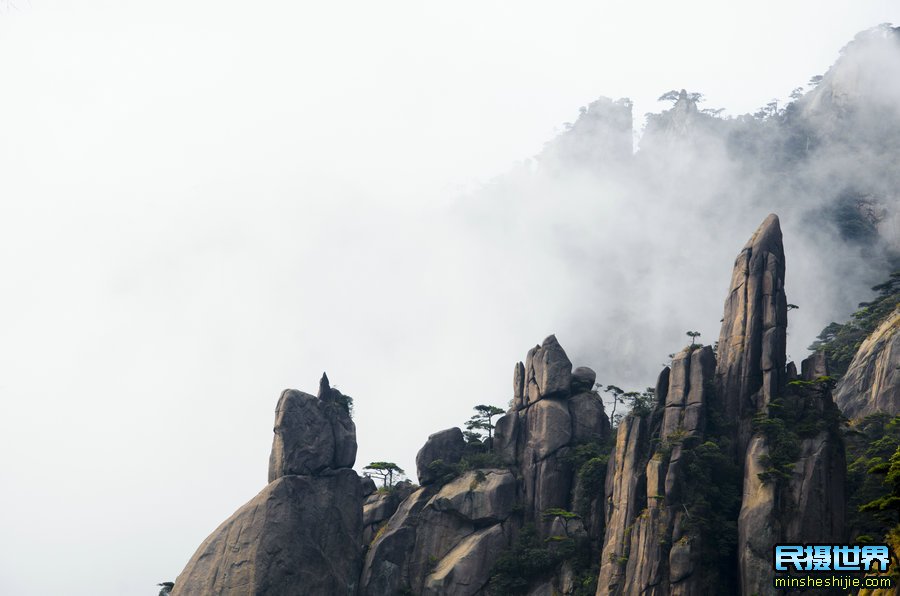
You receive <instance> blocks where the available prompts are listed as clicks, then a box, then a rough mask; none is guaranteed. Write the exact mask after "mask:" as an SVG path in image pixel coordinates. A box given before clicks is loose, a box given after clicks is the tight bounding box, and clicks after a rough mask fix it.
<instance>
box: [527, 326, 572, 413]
mask: <svg viewBox="0 0 900 596" xmlns="http://www.w3.org/2000/svg"><path fill="white" fill-rule="evenodd" d="M571 386H572V362H571V361H570V360H569V357H568V356H566V351H565V350H563V349H562V346H561V345H559V342H558V341H557V340H556V336H555V335H551V336H549V337H547V338H546V339H545V340H544V341H543V342H542V343H541V345H539V346H535V347H533V348H532V349H531V350H529V351H528V356H527V358H526V359H525V401H526V405H527V404H531V403H534V402H536V401H537V400H539V399H543V398H545V397H567V396H568V395H569V394H570V392H571Z"/></svg>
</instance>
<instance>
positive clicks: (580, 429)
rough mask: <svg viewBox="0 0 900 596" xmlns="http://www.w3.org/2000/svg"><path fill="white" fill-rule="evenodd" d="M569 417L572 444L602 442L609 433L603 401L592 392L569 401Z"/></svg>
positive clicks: (580, 394) (581, 394)
mask: <svg viewBox="0 0 900 596" xmlns="http://www.w3.org/2000/svg"><path fill="white" fill-rule="evenodd" d="M569 416H570V417H571V419H572V438H571V441H572V442H573V443H579V442H582V441H602V440H603V439H605V438H606V435H607V433H608V432H609V417H608V416H607V415H606V412H605V411H604V410H603V400H602V399H600V396H599V395H597V394H596V393H594V392H593V391H590V392H587V393H579V394H578V395H575V396H573V397H571V398H570V399H569Z"/></svg>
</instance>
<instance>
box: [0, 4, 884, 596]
mask: <svg viewBox="0 0 900 596" xmlns="http://www.w3.org/2000/svg"><path fill="white" fill-rule="evenodd" d="M16 4H17V5H16V6H9V5H6V6H4V7H3V9H2V11H0V48H2V49H3V52H2V56H3V58H2V59H0V73H2V79H3V80H4V81H6V83H7V85H6V91H5V92H4V94H3V95H2V96H0V164H2V168H3V175H2V176H0V246H2V251H0V255H2V256H0V259H2V270H3V272H4V274H3V276H2V277H0V296H2V302H0V304H2V306H3V308H2V311H0V312H2V315H0V396H2V404H3V414H2V416H0V420H2V422H0V454H2V455H0V461H2V469H3V484H4V491H3V496H2V497H0V503H2V504H3V507H2V510H3V513H2V517H0V523H2V527H3V528H4V537H5V538H6V539H5V540H4V544H3V546H2V551H0V552H2V556H0V582H2V585H3V586H4V587H3V588H0V591H3V592H4V593H9V594H49V593H62V592H65V593H69V594H141V593H146V594H151V593H155V592H153V590H154V586H155V584H156V583H157V582H160V581H165V580H174V578H175V577H176V575H177V574H178V573H179V572H180V570H181V569H182V567H183V565H184V564H185V563H186V562H187V560H188V558H189V557H190V555H191V553H192V552H193V551H194V549H195V548H196V547H197V545H199V544H200V542H201V541H202V540H203V539H204V538H205V537H206V536H207V535H208V534H209V533H210V532H211V531H212V530H213V529H214V528H215V526H216V525H217V524H218V523H219V522H221V521H222V520H223V519H225V518H226V517H227V516H228V515H230V514H231V513H232V512H233V511H234V510H235V509H237V508H238V507H239V506H240V505H241V504H243V503H244V502H246V501H247V500H248V499H249V498H251V497H252V496H253V495H255V494H256V493H257V492H258V490H259V489H260V488H262V486H263V485H264V484H265V481H266V464H267V458H268V452H269V447H270V445H271V428H272V421H273V416H274V408H275V402H276V400H277V398H278V395H279V393H280V392H281V390H282V389H284V388H286V387H293V388H297V389H300V390H304V391H307V392H313V393H314V392H315V389H316V387H317V384H318V380H319V377H320V375H321V374H322V372H323V371H327V373H328V376H329V378H330V379H331V381H332V384H333V385H334V386H336V387H338V388H340V390H341V391H343V392H344V393H347V394H349V395H351V396H352V397H353V398H354V399H355V422H356V425H357V432H358V440H359V455H358V457H357V465H356V469H357V470H361V469H362V467H363V466H364V465H365V464H367V463H368V462H370V461H375V460H389V461H395V462H397V463H398V464H399V465H400V466H401V467H403V468H404V469H405V470H406V471H407V473H408V475H410V476H411V477H413V478H414V474H415V464H414V458H415V453H416V451H417V449H418V448H419V447H420V446H421V445H422V443H423V442H424V440H425V438H426V437H427V435H428V434H430V433H432V432H435V431H437V430H440V429H443V428H447V427H450V426H455V425H461V424H463V423H464V421H465V420H466V419H468V417H469V415H470V414H471V408H472V406H474V405H476V404H479V403H489V404H493V405H497V406H502V407H506V405H507V403H508V401H509V399H510V398H511V397H512V395H511V394H512V372H513V365H514V363H515V362H516V361H517V360H521V359H524V357H525V353H526V352H527V350H528V349H529V348H530V347H532V346H533V345H535V344H536V343H539V342H540V341H541V340H542V339H543V338H544V337H545V336H546V335H549V334H551V333H555V334H556V335H557V337H558V338H559V341H560V343H561V344H562V346H563V347H564V348H565V349H566V350H567V352H568V354H569V357H570V358H571V360H572V361H573V362H574V364H575V365H576V366H579V365H586V366H591V367H592V368H594V369H595V370H596V371H597V377H598V381H601V382H603V383H604V384H616V385H619V386H621V387H623V388H625V389H626V390H629V389H636V390H639V389H643V388H644V387H646V386H648V385H652V384H653V383H654V381H655V377H656V375H657V373H658V372H659V370H660V369H661V368H662V366H663V365H664V364H665V363H666V362H667V360H668V354H670V353H672V352H675V351H677V350H679V349H680V348H682V347H683V346H684V345H686V344H687V343H690V339H689V338H687V337H686V336H685V332H686V331H687V330H697V331H699V332H701V333H702V335H701V337H700V338H699V341H701V342H703V343H713V342H715V340H716V339H717V337H718V331H719V319H720V318H721V316H722V304H723V301H724V298H725V292H726V290H727V288H728V283H729V280H730V275H731V267H732V264H733V261H734V258H735V256H736V255H737V253H738V252H739V251H740V249H741V247H742V246H743V245H744V243H745V242H746V241H747V239H748V238H749V237H750V235H751V234H752V233H753V231H754V230H755V229H756V227H757V226H758V225H759V223H760V222H761V221H762V220H763V219H764V217H765V216H766V215H767V214H768V213H770V212H775V213H778V214H779V216H780V217H781V225H782V229H783V231H784V237H785V250H786V258H787V288H786V292H787V296H788V301H789V302H791V303H794V304H796V305H798V306H799V309H797V310H793V311H791V313H790V327H789V336H788V353H789V356H790V357H791V358H792V359H793V360H796V361H799V360H800V359H802V358H803V357H804V356H805V355H806V354H807V350H806V346H807V345H809V344H810V343H811V342H812V341H813V340H814V339H815V336H816V335H817V334H818V332H819V331H820V330H821V329H822V328H823V327H824V326H825V325H826V324H827V323H829V322H830V321H832V320H843V319H844V318H846V317H847V316H848V315H849V314H850V313H851V312H852V311H853V309H854V308H855V307H856V304H857V303H858V302H859V301H861V300H865V299H866V298H867V297H868V296H869V293H868V292H867V288H868V287H870V286H871V285H873V284H875V283H878V282H879V281H881V280H882V279H883V278H884V277H885V276H886V275H887V272H888V271H890V270H891V268H892V267H896V265H897V254H898V251H900V209H898V203H900V201H898V195H897V193H898V191H897V189H898V188H900V185H898V182H900V166H898V164H897V161H896V158H895V156H896V154H897V149H898V148H900V147H898V145H900V109H898V106H900V47H898V42H897V41H896V35H895V34H894V33H892V32H891V31H890V30H889V29H887V28H882V29H875V30H872V31H870V32H869V33H868V34H866V35H864V36H863V37H862V38H860V39H859V40H858V41H857V42H856V43H854V44H852V45H850V46H848V47H847V48H845V50H844V51H843V54H841V53H840V50H841V47H842V46H843V45H844V44H846V43H847V42H849V41H850V40H851V39H852V38H853V36H854V35H855V34H856V32H858V31H861V30H863V29H868V28H870V27H872V26H874V25H877V24H878V23H879V22H882V21H888V20H893V21H894V22H895V23H898V22H900V14H898V13H897V10H896V9H895V8H893V7H891V4H890V3H888V2H871V3H861V4H860V5H859V6H854V7H853V8H852V9H851V8H847V9H837V8H824V7H821V6H819V4H818V3H813V2H798V3H797V4H796V6H794V5H792V6H791V7H789V8H785V7H783V6H781V4H780V3H770V4H771V5H765V6H763V7H759V6H758V4H759V3H755V4H754V5H752V6H751V5H749V4H748V5H746V6H744V7H743V8H742V10H741V11H737V12H735V13H733V14H732V13H730V12H727V11H724V12H723V11H722V7H721V6H720V5H718V4H714V3H706V4H703V3H700V4H698V6H697V7H694V8H691V9H678V10H676V9H675V8H673V7H671V6H669V5H664V4H660V5H659V6H657V7H655V8H654V9H653V10H654V11H656V15H657V18H655V19H653V22H652V23H647V22H645V17H646V15H645V14H644V12H645V11H640V10H637V9H636V8H634V9H621V12H616V13H609V12H608V11H606V10H604V9H603V8H598V7H591V8H588V7H585V6H581V5H566V6H565V7H560V8H559V9H558V10H559V12H558V13H554V14H552V15H548V14H545V11H543V10H541V9H540V8H539V7H537V6H536V5H525V4H523V5H522V6H521V7H519V8H517V9H515V10H514V9H512V8H509V7H505V6H500V5H494V4H490V3H489V4H490V5H489V6H488V5H484V6H480V5H472V6H466V7H462V8H460V9H459V10H458V11H457V12H452V13H451V12H447V11H443V10H439V9H436V8H423V7H421V6H418V5H413V4H412V3H410V4H407V5H404V6H403V7H402V8H400V7H397V8H390V9H382V8H377V9H376V8H373V7H370V6H365V5H359V6H354V7H352V15H348V14H343V12H342V11H339V10H337V9H324V8H323V9H319V10H317V11H312V10H311V9H306V8H302V7H290V6H288V5H286V4H284V5H281V4H279V5H277V6H275V7H270V8H267V9H262V8H260V7H257V6H252V5H249V4H246V3H244V4H238V3H233V4H226V5H225V6H220V5H218V4H212V3H204V4H203V6H202V7H200V6H199V5H198V6H191V7H182V6H180V5H176V4H174V3H172V4H162V5H158V6H155V7H154V8H152V9H151V8H148V7H146V6H141V5H139V4H138V3H121V4H117V5H115V6H113V5H108V4H106V3H87V4H83V5H81V6H79V7H71V6H66V5H64V4H63V3H58V4H55V3H50V4H47V3H43V2H40V1H39V0H30V2H28V3H25V2H17V3H16ZM776 8H777V9H778V10H779V11H780V13H779V14H780V15H781V17H780V19H777V22H776V21H775V17H773V16H771V15H769V16H766V15H765V13H766V12H767V11H768V12H772V11H773V10H774V9H776ZM347 10H348V11H349V10H350V9H349V8H348V9H347ZM811 11H819V13H818V14H819V16H820V17H821V18H822V19H823V20H825V21H827V22H828V23H831V24H830V25H827V26H826V25H823V26H822V28H821V30H820V31H817V30H815V29H812V30H810V26H809V22H808V17H809V14H810V12H811ZM751 12H752V14H750V13H751ZM757 13H759V14H757ZM673 23H674V24H676V25H677V26H672V25H673ZM737 24H740V25H741V26H742V27H741V29H740V31H738V30H737V29H735V27H736V25H737ZM744 27H746V32H744V31H745V29H744ZM762 30H765V31H766V32H767V35H766V36H762V35H761V34H760V31H762ZM801 31H802V32H803V33H802V35H801V34H800V33H799V32H801ZM761 37H766V38H767V39H765V40H761V39H759V38H761ZM839 58H840V61H839V62H838V65H839V66H840V68H835V69H833V70H832V71H828V68H829V66H830V65H831V64H832V63H834V62H835V61H838V60H839ZM761 65H769V66H765V67H763V66H761ZM819 74H821V75H824V78H823V79H822V80H821V81H820V82H818V83H817V84H812V85H810V84H807V81H808V80H809V78H810V77H813V76H815V75H819ZM682 87H683V88H685V89H686V90H687V91H688V92H689V93H703V94H705V96H704V97H703V98H702V101H699V102H695V101H693V100H692V99H691V98H690V96H687V97H683V98H681V99H680V100H678V99H677V95H678V94H677V93H676V94H675V98H673V99H672V100H664V101H657V100H656V98H657V97H658V96H660V95H661V94H663V93H665V92H667V91H669V90H670V89H673V90H675V91H676V92H678V91H680V89H681V88H682ZM797 87H801V88H802V89H801V90H800V91H799V92H798V93H796V94H795V99H793V100H792V99H791V98H790V97H789V95H790V94H791V92H792V90H794V89H795V88H797ZM605 96H609V97H611V98H612V99H604V98H603V97H605ZM773 97H777V98H778V102H777V103H776V104H775V105H770V106H769V108H764V106H766V104H767V103H769V102H770V100H771V98H773ZM581 105H583V106H585V107H584V108H583V109H582V110H580V111H579V110H578V107H579V106H581ZM761 107H762V108H761ZM718 108H725V111H724V112H720V113H718V114H717V115H716V114H715V110H716V109H718ZM760 109H761V110H762V111H759V110H760ZM704 110H706V111H704ZM647 112H652V113H653V114H654V115H651V116H650V117H645V113H647ZM755 113H756V114H757V115H756V116H754V115H753V114H755ZM566 120H568V121H570V124H565V122H566ZM849 224H852V225H849Z"/></svg>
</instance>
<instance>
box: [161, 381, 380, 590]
mask: <svg viewBox="0 0 900 596" xmlns="http://www.w3.org/2000/svg"><path fill="white" fill-rule="evenodd" d="M343 397H344V396H342V395H340V394H339V392H337V391H336V390H332V389H331V388H330V387H329V386H328V379H327V377H325V376H323V378H322V384H321V387H320V391H319V397H313V396H312V395H309V394H307V393H303V392H300V391H296V390H292V389H289V390H286V391H285V392H284V393H282V395H281V399H279V401H278V406H277V408H276V414H275V438H274V440H273V444H272V454H271V456H270V458H269V478H270V482H269V484H268V486H266V487H265V488H264V489H263V490H262V491H261V492H260V493H259V494H258V495H257V496H256V497H254V498H253V499H251V500H250V501H249V502H248V503H247V504H246V505H244V506H243V507H241V508H240V509H239V510H238V511H237V512H235V514H234V515H232V516H231V517H230V518H229V519H228V520H226V521H225V522H224V523H222V525H220V526H219V527H218V528H217V529H216V530H215V531H214V532H213V533H212V534H211V535H210V536H209V537H208V538H207V539H206V540H205V541H204V542H203V544H202V545H201V546H200V548H198V549H197V552H196V553H195V554H194V556H193V557H192V558H191V560H190V561H189V562H188V564H187V566H186V567H185V568H184V570H183V571H182V572H181V574H180V575H179V576H178V578H177V579H176V584H175V589H174V590H173V591H172V594H173V595H174V596H188V595H198V596H199V595H206V594H223V595H235V596H237V595H245V594H283V595H292V594H297V595H300V594H335V595H337V594H347V595H354V594H356V590H357V584H358V581H359V573H360V568H361V565H362V531H363V516H362V512H363V511H362V510H363V508H362V500H363V490H364V485H363V483H362V482H361V481H360V478H359V476H357V474H356V472H354V471H353V470H352V469H350V467H351V466H352V465H353V463H354V460H355V457H356V429H355V426H354V425H353V421H352V420H350V416H349V411H348V408H347V407H346V405H345V404H346V402H345V401H343V400H342V398H343Z"/></svg>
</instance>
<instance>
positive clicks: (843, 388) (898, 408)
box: [834, 309, 900, 419]
mask: <svg viewBox="0 0 900 596" xmlns="http://www.w3.org/2000/svg"><path fill="white" fill-rule="evenodd" d="M834 401H835V403H837V405H838V407H839V408H840V409H841V411H842V412H843V413H844V415H845V416H847V417H848V418H851V419H861V418H865V417H866V416H869V415H871V414H874V413H876V412H885V413H887V414H890V415H891V416H896V415H897V414H900V309H897V310H895V311H894V313H893V314H892V315H891V316H889V317H888V318H887V319H885V320H884V322H882V323H881V325H879V326H878V328H877V329H875V331H873V332H872V333H871V334H870V335H869V336H868V337H867V338H866V339H865V340H864V341H863V343H862V344H861V345H860V346H859V349H858V350H857V352H856V355H855V356H854V357H853V360H852V361H851V362H850V366H849V368H848V369H847V372H846V373H845V374H844V376H843V377H841V380H840V382H839V383H838V385H837V387H836V388H835V390H834Z"/></svg>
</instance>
